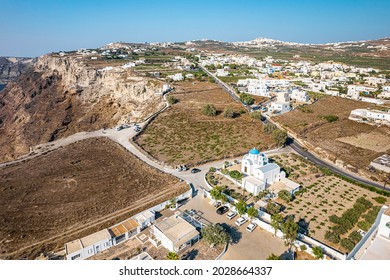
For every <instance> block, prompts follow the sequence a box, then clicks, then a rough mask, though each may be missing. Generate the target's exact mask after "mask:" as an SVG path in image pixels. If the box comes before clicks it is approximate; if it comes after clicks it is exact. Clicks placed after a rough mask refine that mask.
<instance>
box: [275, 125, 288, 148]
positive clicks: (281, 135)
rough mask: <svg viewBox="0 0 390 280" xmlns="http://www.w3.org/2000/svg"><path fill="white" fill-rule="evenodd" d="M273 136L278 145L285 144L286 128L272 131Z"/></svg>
mask: <svg viewBox="0 0 390 280" xmlns="http://www.w3.org/2000/svg"><path fill="white" fill-rule="evenodd" d="M272 138H273V139H274V141H275V142H276V145H278V146H284V145H286V142H287V132H286V131H285V130H280V129H275V130H274V131H272Z"/></svg>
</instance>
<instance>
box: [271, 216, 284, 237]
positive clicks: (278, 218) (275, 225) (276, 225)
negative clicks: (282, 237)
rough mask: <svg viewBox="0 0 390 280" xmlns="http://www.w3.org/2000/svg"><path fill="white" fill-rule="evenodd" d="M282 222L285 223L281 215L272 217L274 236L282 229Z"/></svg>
mask: <svg viewBox="0 0 390 280" xmlns="http://www.w3.org/2000/svg"><path fill="white" fill-rule="evenodd" d="M282 222H283V217H282V216H281V215H280V214H274V215H272V216H271V226H272V227H273V228H274V230H275V233H274V236H275V235H276V233H277V232H278V230H279V229H280V224H281V223H282Z"/></svg>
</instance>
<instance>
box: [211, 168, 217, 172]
mask: <svg viewBox="0 0 390 280" xmlns="http://www.w3.org/2000/svg"><path fill="white" fill-rule="evenodd" d="M209 171H210V172H215V171H217V169H216V168H215V167H210V169H209Z"/></svg>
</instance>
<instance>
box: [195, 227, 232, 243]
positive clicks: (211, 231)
mask: <svg viewBox="0 0 390 280" xmlns="http://www.w3.org/2000/svg"><path fill="white" fill-rule="evenodd" d="M202 237H203V239H204V240H205V241H206V242H207V243H208V244H210V246H215V245H225V244H227V243H228V242H229V241H230V239H231V238H230V235H229V234H228V233H227V232H226V231H225V230H224V228H223V227H222V226H221V225H219V224H211V225H208V226H205V227H203V228H202Z"/></svg>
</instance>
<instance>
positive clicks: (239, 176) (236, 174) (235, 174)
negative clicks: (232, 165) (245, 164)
mask: <svg viewBox="0 0 390 280" xmlns="http://www.w3.org/2000/svg"><path fill="white" fill-rule="evenodd" d="M229 176H230V177H232V178H233V179H236V180H241V179H242V173H241V172H240V171H237V170H232V171H230V172H229Z"/></svg>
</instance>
